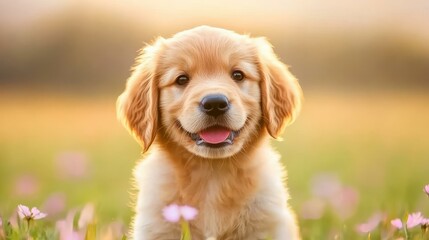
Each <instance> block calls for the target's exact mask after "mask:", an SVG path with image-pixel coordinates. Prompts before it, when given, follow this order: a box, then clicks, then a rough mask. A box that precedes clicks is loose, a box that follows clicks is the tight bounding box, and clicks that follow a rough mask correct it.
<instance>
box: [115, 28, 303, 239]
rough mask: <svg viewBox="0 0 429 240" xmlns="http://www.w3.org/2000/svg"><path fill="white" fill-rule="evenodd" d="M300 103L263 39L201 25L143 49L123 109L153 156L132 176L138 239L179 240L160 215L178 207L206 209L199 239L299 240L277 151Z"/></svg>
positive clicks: (175, 227) (197, 222) (195, 231)
mask: <svg viewBox="0 0 429 240" xmlns="http://www.w3.org/2000/svg"><path fill="white" fill-rule="evenodd" d="M300 102H301V89H300V86H299V85H298V82H297V80H296V79H295V77H294V76H293V75H292V74H291V73H290V72H289V71H288V69H287V67H286V66H285V65H284V64H283V63H281V62H280V61H279V60H278V59H277V57H276V55H275V54H274V52H273V50H272V47H271V45H270V44H269V43H268V42H267V41H266V40H265V39H264V38H251V37H249V36H247V35H240V34H237V33H234V32H232V31H228V30H224V29H219V28H214V27H208V26H201V27H196V28H193V29H190V30H187V31H183V32H180V33H177V34H176V35H174V36H173V37H172V38H169V39H164V38H158V39H157V40H156V41H155V42H154V43H153V44H152V45H148V46H146V47H144V48H143V50H142V52H141V54H140V56H139V57H138V59H137V63H136V65H135V67H134V70H133V72H132V74H131V77H130V78H129V79H128V81H127V84H126V89H125V91H124V92H123V93H122V94H121V95H120V96H119V98H118V102H117V111H118V116H119V118H120V120H121V121H122V122H123V123H124V125H125V126H126V127H127V128H128V130H129V131H130V132H131V133H132V134H133V135H134V136H135V138H136V139H137V140H138V141H139V142H140V143H141V145H142V147H143V150H144V151H145V152H146V154H145V157H144V160H142V161H141V162H140V163H139V164H138V165H137V167H136V168H135V171H134V175H135V180H136V183H137V188H138V195H137V201H136V208H135V211H136V215H135V218H134V224H133V230H132V234H133V238H134V239H136V240H141V239H143V240H149V239H157V240H160V239H161V240H167V239H180V231H181V230H180V226H179V224H177V223H169V222H167V221H165V220H164V219H163V217H162V209H163V208H164V207H165V206H167V205H169V204H172V203H176V204H184V205H190V206H193V207H195V208H196V209H198V211H199V213H198V215H197V217H196V218H195V219H194V220H192V221H190V228H191V233H192V237H193V239H195V240H199V239H206V238H209V237H213V238H215V239H217V240H226V239H231V240H232V239H234V240H240V239H244V240H252V239H265V238H271V239H276V240H292V239H300V237H299V231H298V227H297V223H296V220H295V217H294V213H293V212H292V211H291V209H290V208H289V207H288V203H287V201H288V198H289V195H288V191H287V188H286V186H285V183H284V180H285V171H284V168H283V167H282V165H281V163H280V157H279V155H278V154H277V153H276V152H275V151H274V150H273V149H272V148H271V147H270V145H269V138H270V136H271V137H273V138H278V137H279V136H280V135H281V133H282V131H283V129H284V127H285V126H286V124H287V123H288V122H290V121H291V120H292V119H293V118H294V117H295V115H296V113H297V111H298V109H299V106H300Z"/></svg>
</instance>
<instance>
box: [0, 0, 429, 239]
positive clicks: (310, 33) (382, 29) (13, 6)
mask: <svg viewBox="0 0 429 240" xmlns="http://www.w3.org/2000/svg"><path fill="white" fill-rule="evenodd" d="M202 24H205V25H213V26H218V27H223V28H228V29H232V30H235V31H237V32H239V33H250V34H251V35H252V36H266V37H267V38H268V39H269V40H270V41H271V42H272V44H273V45H274V47H275V51H276V52H277V53H278V55H279V56H280V57H281V59H282V60H283V61H284V62H285V63H287V64H288V65H290V66H291V71H292V72H293V73H294V74H295V75H296V76H297V77H298V79H299V80H300V83H301V85H302V87H303V90H304V94H305V102H304V105H303V110H302V113H301V115H300V117H299V118H298V119H297V121H296V122H295V123H294V124H293V125H291V126H290V127H289V128H288V129H287V130H286V134H285V137H284V139H285V140H284V141H283V142H275V143H274V145H275V146H276V148H277V149H278V150H279V151H280V152H281V154H282V156H283V159H284V162H285V163H286V164H287V166H288V172H289V187H290V191H291V195H292V197H293V198H292V200H291V204H292V206H293V208H294V209H296V211H297V213H298V216H299V219H300V221H301V224H302V231H303V234H304V237H305V239H335V235H336V234H337V233H339V232H344V231H347V232H349V233H348V234H352V233H350V232H353V233H354V226H355V224H357V223H359V222H363V221H365V220H366V219H368V218H369V217H370V216H371V215H372V214H373V213H375V212H378V211H381V212H385V213H386V214H387V215H388V216H389V217H390V218H393V217H401V216H402V215H404V214H405V213H408V212H410V211H422V212H423V213H424V214H426V216H428V215H429V201H428V200H427V199H425V196H424V194H422V188H423V186H424V185H425V184H428V183H429V140H428V139H429V127H428V123H429V2H428V1H421V0H413V1H400V0H395V1H381V0H380V1H370V0H364V1H359V2H356V1H349V0H348V1H339V0H328V1H296V2H291V1H289V2H285V1H278V0H271V1H256V0H252V1H244V0H238V1H233V2H232V1H227V0H219V1H166V0H161V1H137V0H127V1H113V0H110V1H96V0H92V1H72V0H61V1H57V0H44V1H29V0H17V1H5V0H0V215H1V216H3V217H4V216H9V215H10V214H11V213H12V211H13V210H14V209H15V208H16V206H17V205H18V204H21V203H22V204H28V205H34V206H39V207H41V208H44V209H45V211H48V212H49V213H51V217H52V219H58V218H61V217H64V215H65V214H66V212H67V210H68V209H70V208H74V207H82V206H83V205H84V204H86V203H88V202H92V203H94V204H95V205H96V208H97V214H98V219H97V220H98V221H99V222H100V223H109V222H112V221H117V220H119V221H122V222H123V223H124V225H125V226H127V225H128V224H129V222H130V219H131V214H132V212H131V209H130V204H131V198H130V194H129V192H130V191H132V188H131V182H130V178H131V170H132V167H133V166H134V163H135V161H136V160H137V159H138V158H139V157H140V152H141V150H140V148H139V146H138V145H137V143H136V142H135V141H134V140H133V139H132V138H131V136H130V135H128V133H127V132H126V131H125V129H124V128H123V127H122V126H120V124H119V123H118V122H117V120H116V117H115V101H116V97H117V96H118V95H119V94H120V93H121V91H122V90H123V89H124V84H125V80H126V78H127V77H128V76H129V69H130V67H131V65H132V64H133V61H134V58H135V57H136V55H137V51H138V50H139V49H140V48H141V47H142V46H143V43H144V42H150V41H151V40H152V39H154V38H155V37H156V36H159V35H161V36H164V37H169V36H171V35H172V34H174V33H175V32H178V31H181V30H184V29H188V28H191V27H194V26H197V25H202ZM321 182H322V183H325V186H323V184H322V186H320V183H321ZM318 184H319V185H318ZM335 184H336V185H341V186H342V187H343V188H344V189H348V190H347V193H345V194H342V195H339V196H335V197H338V199H342V200H344V202H343V206H342V207H340V209H339V210H338V209H337V210H335V208H334V211H333V212H332V217H327V215H331V213H329V211H330V210H326V211H328V212H326V211H325V212H324V213H323V209H325V208H324V206H325V205H326V204H325V203H323V204H320V201H319V200H317V197H318V196H317V191H318V189H319V190H320V189H322V190H323V187H326V185H329V186H331V187H332V185H335ZM329 186H328V188H329ZM337 187H338V186H337ZM325 193H329V191H326V192H325ZM335 194H336V193H335ZM319 195H320V194H319ZM319 197H320V196H319ZM315 199H316V200H315ZM315 202H316V203H317V202H318V203H319V204H318V205H317V204H316V206H315V204H314V203H315ZM344 203H346V204H344ZM52 206H54V208H53V207H52ZM308 210H310V213H309V212H308ZM321 211H322V212H321ZM322 216H323V220H321V219H322ZM343 236H348V237H344V238H343V239H366V238H365V236H362V237H360V238H359V237H358V236H359V235H358V234H352V235H347V234H344V235H343Z"/></svg>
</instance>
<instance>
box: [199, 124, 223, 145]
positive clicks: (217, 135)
mask: <svg viewBox="0 0 429 240" xmlns="http://www.w3.org/2000/svg"><path fill="white" fill-rule="evenodd" d="M230 133H231V131H230V130H229V129H226V128H221V127H212V128H208V129H205V130H203V131H201V132H200V137H201V138H202V139H203V140H204V141H205V142H207V143H211V144H218V143H221V142H224V141H225V140H226V139H227V138H228V136H229V134H230Z"/></svg>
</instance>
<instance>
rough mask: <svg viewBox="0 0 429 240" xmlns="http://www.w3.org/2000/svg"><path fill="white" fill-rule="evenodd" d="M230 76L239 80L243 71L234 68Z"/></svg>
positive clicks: (242, 77) (241, 78)
mask: <svg viewBox="0 0 429 240" xmlns="http://www.w3.org/2000/svg"><path fill="white" fill-rule="evenodd" d="M231 77H232V79H234V80H235V81H241V80H243V79H244V73H243V72H242V71H240V70H235V71H234V72H232V74H231Z"/></svg>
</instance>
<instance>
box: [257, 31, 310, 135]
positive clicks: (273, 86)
mask: <svg viewBox="0 0 429 240" xmlns="http://www.w3.org/2000/svg"><path fill="white" fill-rule="evenodd" d="M254 41H255V43H256V45H257V49H258V55H259V56H258V57H259V65H260V74H261V83H260V84H261V98H262V99H261V100H262V115H263V118H264V123H265V126H266V128H267V130H268V133H269V134H270V135H271V136H272V137H273V138H278V137H279V136H280V135H281V134H282V133H283V131H284V128H285V127H286V125H287V124H288V123H291V122H292V121H293V120H294V118H295V117H296V115H297V114H298V112H299V110H300V107H301V98H302V91H301V87H300V86H299V84H298V80H297V79H296V78H295V77H294V76H293V75H292V74H291V73H290V72H289V70H288V68H287V66H286V65H284V64H283V63H282V62H280V60H279V59H278V58H277V56H276V55H275V53H274V52H273V48H272V46H271V44H270V43H269V42H268V41H267V40H265V39H264V38H256V39H254Z"/></svg>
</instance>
